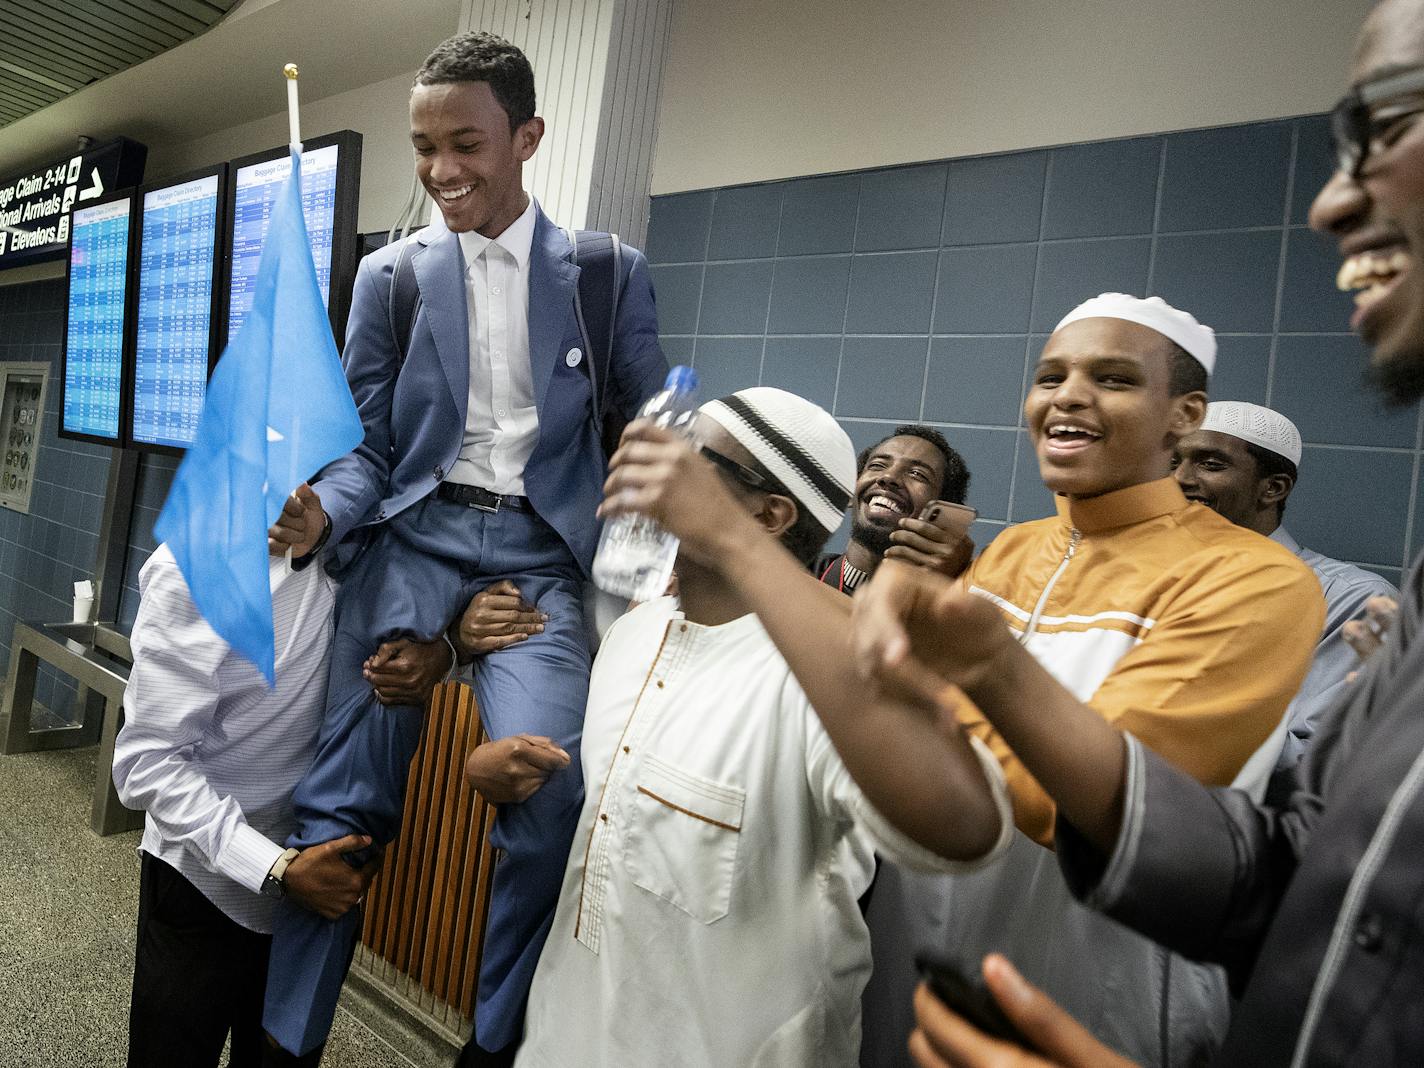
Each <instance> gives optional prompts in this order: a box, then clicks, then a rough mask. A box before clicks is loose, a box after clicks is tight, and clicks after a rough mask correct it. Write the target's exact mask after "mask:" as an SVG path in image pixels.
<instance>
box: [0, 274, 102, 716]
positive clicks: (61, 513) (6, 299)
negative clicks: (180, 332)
mask: <svg viewBox="0 0 1424 1068" xmlns="http://www.w3.org/2000/svg"><path fill="white" fill-rule="evenodd" d="M64 292H65V290H64V283H63V282H62V281H48V282H36V283H31V284H28V285H18V286H3V287H0V361H6V362H9V361H22V362H26V363H33V362H47V363H49V364H50V376H49V387H48V390H47V391H46V394H45V414H44V424H43V427H42V430H41V437H40V448H39V455H38V457H37V458H36V461H35V481H34V489H33V491H32V493H31V496H30V511H29V514H28V515H26V514H23V513H20V512H13V511H10V510H9V509H7V508H0V658H2V659H0V662H3V663H6V664H8V663H9V657H10V639H11V636H12V635H13V633H14V629H15V623H16V622H17V621H19V620H39V621H42V622H60V621H65V620H68V619H69V618H70V615H71V612H72V610H73V602H74V583H76V582H79V581H81V580H84V579H90V578H93V576H94V563H95V560H96V559H97V557H98V540H99V522H100V518H101V516H102V513H103V505H104V485H105V479H107V477H108V474H109V450H108V449H106V448H104V447H103V446H100V445H89V444H86V443H84V442H78V441H69V440H66V439H63V438H60V437H59V436H58V434H57V433H56V429H57V427H58V426H59V394H60V378H59V375H60V349H61V347H62V345H63V329H64ZM74 690H75V687H74V683H73V680H72V679H70V678H69V677H68V676H66V675H61V674H59V673H57V672H54V671H52V670H50V669H49V668H47V667H44V666H43V665H41V667H40V672H39V676H38V679H37V681H36V688H35V696H36V699H37V700H38V701H39V702H40V703H41V704H42V705H44V706H45V707H47V708H49V709H52V710H53V711H55V712H56V713H58V714H59V715H62V716H66V717H70V718H72V717H73V716H74V715H75V714H76V712H77V710H76V709H75V708H74Z"/></svg>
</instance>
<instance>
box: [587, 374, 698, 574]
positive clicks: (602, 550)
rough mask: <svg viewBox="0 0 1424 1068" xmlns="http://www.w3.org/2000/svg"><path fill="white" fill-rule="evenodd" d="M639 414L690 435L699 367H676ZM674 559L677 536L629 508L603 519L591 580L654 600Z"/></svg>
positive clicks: (695, 415) (693, 418) (694, 418)
mask: <svg viewBox="0 0 1424 1068" xmlns="http://www.w3.org/2000/svg"><path fill="white" fill-rule="evenodd" d="M639 414H640V415H641V416H643V417H644V418H647V419H652V420H653V421H654V422H655V423H656V424H657V425H658V426H661V427H668V428H670V429H672V430H676V431H678V432H679V433H681V434H684V435H685V436H687V437H691V436H692V424H693V423H694V422H695V421H696V419H697V372H696V371H694V370H693V369H692V368H691V367H683V366H681V365H679V366H677V367H674V368H673V369H672V370H671V371H669V372H668V376H667V381H666V382H665V383H663V388H662V389H661V390H660V391H659V392H657V393H655V394H653V396H652V397H651V398H650V399H649V400H648V403H647V404H645V405H643V410H642V411H641V412H640V413H639ZM676 559H677V536H676V535H674V534H669V533H668V532H667V531H666V530H664V529H663V528H662V527H660V526H659V525H658V524H657V523H656V522H654V521H653V520H651V519H649V518H648V517H647V516H644V515H638V514H637V513H634V512H627V513H625V514H623V515H617V516H614V517H613V518H612V519H610V520H608V522H606V523H604V524H603V534H602V536H600V537H599V539H598V552H597V553H595V554H594V557H593V581H594V582H596V583H597V584H598V586H599V588H600V589H604V590H607V591H608V592H609V593H612V594H616V595H617V596H619V597H626V598H628V599H629V600H630V601H651V600H652V599H653V598H654V597H661V596H662V595H663V591H664V590H666V589H667V584H668V580H669V579H670V578H671V577H672V565H673V562H674V561H675V560H676Z"/></svg>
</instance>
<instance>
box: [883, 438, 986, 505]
mask: <svg viewBox="0 0 1424 1068" xmlns="http://www.w3.org/2000/svg"><path fill="white" fill-rule="evenodd" d="M891 438H920V439H921V440H923V441H928V442H929V443H930V444H931V445H933V446H934V447H935V448H936V449H938V450H939V451H940V453H941V454H942V455H943V456H944V480H943V481H942V482H941V483H940V487H939V499H940V500H942V501H949V502H950V503H951V504H963V503H964V498H965V497H967V496H969V465H968V464H966V463H965V462H964V457H963V456H960V455H959V452H958V451H957V450H956V449H955V448H954V447H953V446H951V445H950V443H949V442H948V441H946V440H945V438H944V435H943V434H941V433H940V432H939V431H938V430H936V429H935V428H934V427H932V426H925V425H923V424H922V423H906V424H904V425H903V426H897V427H896V428H895V433H893V434H887V435H885V437H883V438H881V439H880V440H879V441H877V442H876V443H875V444H874V445H871V446H870V447H869V448H867V449H865V450H863V451H862V452H861V454H860V455H859V456H857V457H856V458H855V473H856V476H857V477H859V475H860V474H861V472H862V471H864V470H865V465H866V464H867V463H868V462H869V461H870V454H871V453H872V452H874V451H875V450H876V449H878V448H880V446H882V445H884V444H885V443H886V442H887V441H889V440H890V439H891Z"/></svg>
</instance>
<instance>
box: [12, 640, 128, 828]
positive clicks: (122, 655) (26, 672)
mask: <svg viewBox="0 0 1424 1068" xmlns="http://www.w3.org/2000/svg"><path fill="white" fill-rule="evenodd" d="M106 654H107V655H106ZM115 658H117V659H115ZM119 660H125V661H128V662H130V663H131V662H132V660H133V654H132V652H131V650H130V648H129V642H128V639H127V638H126V637H125V636H124V635H123V634H120V633H119V632H118V631H116V630H113V629H111V628H109V627H106V626H104V625H103V624H94V623H37V622H29V623H24V622H17V623H16V624H15V633H14V635H13V636H12V637H11V639H10V669H9V673H8V675H7V676H6V679H5V695H4V704H3V705H0V722H7V726H6V728H5V735H4V737H3V738H2V739H0V753H5V754H10V753H35V752H41V751H48V750H53V749H70V748H74V747H77V746H83V745H93V744H94V743H95V742H98V743H99V759H98V764H97V767H96V769H95V777H94V796H93V801H92V803H91V805H90V810H89V826H90V827H91V828H92V829H93V831H94V833H95V834H99V835H110V834H119V833H120V832H122V831H131V830H135V829H137V828H139V827H142V826H143V813H142V812H135V811H133V810H132V809H127V808H125V807H124V806H123V804H122V803H121V802H120V801H119V796H118V793H117V792H116V791H115V790H114V782H113V767H114V739H115V738H116V737H117V736H118V733H119V728H120V727H121V726H122V725H123V719H124V689H125V688H126V687H127V686H128V681H129V669H128V668H127V667H126V666H125V665H124V664H122V663H120V662H119ZM41 661H43V662H44V663H46V664H49V665H50V666H51V667H53V668H55V669H56V670H58V671H62V672H63V673H64V674H66V675H69V676H70V677H72V678H73V679H75V680H76V681H77V682H78V683H79V692H78V694H77V696H76V700H75V703H76V705H77V706H78V707H79V708H80V709H82V711H83V716H82V719H81V720H80V722H79V723H77V724H74V725H72V726H60V727H36V726H35V724H34V722H33V719H34V708H35V678H36V676H37V675H38V673H39V665H40V662H41Z"/></svg>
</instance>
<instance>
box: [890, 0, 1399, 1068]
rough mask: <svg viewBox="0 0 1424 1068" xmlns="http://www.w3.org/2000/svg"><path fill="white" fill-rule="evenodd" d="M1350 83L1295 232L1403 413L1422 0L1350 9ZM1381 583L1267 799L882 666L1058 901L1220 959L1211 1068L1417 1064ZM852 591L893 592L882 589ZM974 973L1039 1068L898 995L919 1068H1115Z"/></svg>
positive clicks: (1045, 1011)
mask: <svg viewBox="0 0 1424 1068" xmlns="http://www.w3.org/2000/svg"><path fill="white" fill-rule="evenodd" d="M1351 76H1352V79H1353V81H1354V88H1353V89H1352V90H1351V91H1350V93H1349V94H1348V95H1347V96H1346V97H1345V99H1344V100H1343V101H1342V102H1341V104H1340V105H1339V106H1338V107H1337V108H1336V109H1335V112H1334V115H1333V123H1332V125H1333V132H1334V135H1335V141H1336V148H1337V154H1338V160H1337V161H1338V169H1337V171H1336V173H1335V174H1334V175H1333V176H1332V177H1331V179H1330V180H1329V182H1327V183H1326V185H1325V188H1324V189H1322V190H1321V191H1320V193H1319V195H1318V196H1317V197H1316V199H1315V204H1314V206H1313V207H1312V209H1311V216H1310V221H1311V225H1312V226H1313V227H1314V228H1315V229H1316V230H1318V231H1320V232H1321V233H1324V234H1327V235H1329V236H1331V237H1333V238H1335V240H1336V241H1337V243H1338V245H1339V249H1340V254H1341V256H1342V258H1343V261H1344V262H1343V265H1342V267H1341V270H1340V274H1339V284H1340V286H1341V288H1343V289H1353V290H1356V291H1357V296H1356V310H1355V313H1354V315H1353V316H1352V317H1351V326H1352V328H1353V329H1355V330H1356V331H1357V332H1358V333H1359V334H1360V335H1361V337H1363V338H1364V340H1365V341H1366V342H1368V343H1369V344H1370V346H1371V347H1372V349H1373V353H1372V355H1371V359H1370V373H1371V376H1372V377H1373V379H1374V381H1375V383H1376V385H1377V386H1378V388H1379V389H1380V391H1381V392H1382V393H1383V394H1384V395H1385V396H1386V397H1388V398H1390V399H1391V400H1393V401H1395V402H1398V403H1407V404H1414V403H1417V402H1418V401H1419V399H1420V398H1421V397H1424V268H1421V265H1420V256H1421V253H1424V123H1421V122H1420V121H1419V117H1420V115H1421V113H1424V2H1421V0H1385V2H1384V3H1381V4H1380V5H1378V6H1377V7H1376V8H1375V9H1374V10H1373V11H1372V12H1371V14H1370V16H1369V18H1368V19H1367V20H1366V22H1365V26H1364V29H1363V31H1362V33H1361V36H1360V40H1359V43H1358V46H1357V49H1356V52H1355V57H1354V62H1353V69H1352V72H1351ZM907 575H908V573H907ZM877 582H878V580H877ZM1401 585H1402V587H1403V589H1404V602H1403V604H1402V605H1401V608H1400V616H1399V620H1398V622H1397V623H1396V624H1395V626H1394V627H1393V629H1392V630H1391V632H1390V638H1389V640H1388V641H1387V642H1386V644H1385V646H1384V648H1383V649H1382V650H1381V651H1380V653H1379V654H1378V655H1377V656H1376V657H1375V658H1374V660H1373V661H1372V662H1371V665H1370V667H1368V668H1367V669H1366V671H1365V673H1364V675H1363V676H1362V677H1361V678H1360V679H1359V681H1358V682H1357V683H1356V684H1355V686H1354V688H1353V689H1352V691H1351V692H1349V693H1348V694H1346V695H1345V696H1344V697H1343V698H1342V700H1341V702H1340V703H1338V704H1337V705H1336V706H1335V707H1334V708H1332V709H1330V710H1329V711H1327V712H1326V713H1325V714H1324V715H1323V716H1322V722H1321V724H1320V726H1319V728H1318V729H1317V731H1316V735H1315V738H1314V740H1313V741H1312V743H1311V748H1310V749H1309V750H1308V751H1307V753H1306V755H1305V758H1304V760H1303V761H1302V762H1301V763H1300V764H1299V765H1298V766H1297V767H1296V768H1295V769H1294V771H1293V772H1292V774H1293V775H1294V780H1295V781H1294V789H1293V791H1292V792H1291V794H1290V797H1289V799H1288V800H1287V801H1286V802H1285V803H1284V804H1255V803H1253V802H1252V801H1251V800H1250V798H1249V797H1247V796H1246V795H1245V794H1243V793H1241V792H1239V791H1235V790H1224V789H1211V788H1207V787H1203V786H1201V785H1200V784H1198V783H1196V782H1194V781H1193V780H1191V779H1190V778H1188V777H1187V776H1185V775H1183V774H1181V773H1180V772H1179V771H1177V770H1176V769H1175V768H1173V767H1171V766H1170V765H1169V764H1167V763H1166V762H1165V761H1163V760H1161V759H1160V758H1159V757H1157V756H1156V755H1154V754H1153V753H1152V752H1151V751H1150V750H1149V749H1147V748H1146V747H1145V746H1142V745H1140V744H1139V743H1138V742H1137V741H1136V739H1134V738H1133V737H1132V736H1131V735H1126V734H1124V733H1122V732H1119V731H1118V730H1116V729H1115V728H1113V727H1112V726H1111V725H1110V724H1107V723H1105V722H1103V721H1102V720H1100V719H1097V718H1096V717H1094V716H1092V715H1089V714H1086V710H1084V709H1082V708H1081V706H1075V705H1074V704H1072V703H1070V702H1064V701H1061V700H1058V699H1056V698H1048V699H1045V700H1042V701H1039V702H1037V703H1035V704H1034V705H1032V711H1031V714H1018V712H1017V710H1016V709H1014V708H1013V707H1010V706H1008V705H1004V704H1002V703H1000V702H997V701H995V700H993V696H992V694H990V693H988V692H986V691H985V690H984V688H983V687H982V686H981V685H979V684H976V683H973V682H969V680H968V678H967V676H964V675H963V671H964V669H963V668H962V667H961V668H956V667H954V666H953V665H951V664H949V663H948V662H947V661H946V660H944V659H943V658H941V657H930V658H929V659H928V660H926V659H924V658H922V656H920V655H910V656H907V657H903V658H901V664H902V665H904V666H905V667H906V668H908V666H909V665H910V664H911V663H913V664H914V665H915V666H917V667H919V668H921V669H929V670H932V671H933V672H934V673H935V674H936V675H937V676H938V677H939V678H941V679H952V678H955V677H956V676H962V677H963V680H964V681H965V682H968V683H969V684H968V686H967V687H966V688H967V689H968V690H969V692H970V696H971V697H973V698H974V699H975V701H976V703H977V704H978V705H979V707H980V708H981V710H982V711H984V712H985V714H986V715H987V716H988V717H989V718H990V719H991V720H992V721H993V722H994V724H995V725H996V726H997V727H998V729H999V730H1000V732H1001V733H1002V734H1003V736H1004V737H1005V739H1006V740H1007V741H1008V742H1009V744H1010V745H1012V746H1013V748H1014V750H1015V752H1017V753H1018V754H1019V755H1020V757H1021V758H1022V759H1023V762H1024V764H1025V765H1026V766H1027V767H1028V768H1029V770H1031V771H1032V772H1033V774H1034V775H1035V776H1036V777H1037V778H1038V780H1039V782H1040V783H1042V785H1043V787H1044V789H1046V790H1047V791H1048V792H1049V794H1050V795H1051V796H1052V797H1053V798H1054V799H1055V801H1057V803H1058V806H1059V810H1058V811H1059V821H1058V824H1057V828H1056V829H1057V844H1058V858H1059V863H1060V865H1061V866H1062V868H1063V871H1064V873H1065V875H1066V876H1067V878H1068V880H1069V882H1070V883H1071V884H1072V886H1073V887H1074V890H1075V892H1076V893H1077V894H1078V895H1079V896H1080V897H1081V898H1082V900H1084V901H1085V902H1086V903H1087V904H1089V905H1091V906H1093V907H1094V908H1097V909H1100V910H1102V911H1104V912H1106V913H1107V914H1108V915H1110V916H1112V917H1114V918H1115V919H1117V920H1119V921H1120V922H1122V923H1124V924H1127V925H1129V926H1131V927H1134V928H1136V929H1137V930H1139V931H1141V932H1143V933H1144V934H1146V935H1148V936H1149V937H1151V938H1154V939H1156V940H1157V941H1159V942H1161V943H1163V944H1164V945H1167V946H1169V947H1171V948H1174V949H1176V950H1178V951H1179V952H1183V953H1186V954H1189V955H1191V956H1193V957H1196V958H1198V959H1202V960H1211V961H1216V962H1219V963H1221V964H1224V965H1225V966H1226V967H1227V969H1228V971H1229V973H1230V976H1231V978H1232V980H1233V984H1234V986H1235V990H1236V993H1237V995H1238V997H1239V1000H1238V1002H1237V1005H1236V1009H1235V1012H1234V1014H1233V1017H1232V1021H1231V1029H1230V1031H1229V1033H1228V1034H1227V1037H1226V1043H1225V1045H1224V1047H1223V1049H1222V1051H1221V1054H1220V1056H1219V1057H1218V1059H1217V1061H1216V1062H1215V1063H1218V1064H1228V1065H1251V1066H1253V1068H1256V1066H1272V1065H1287V1064H1289V1065H1302V1066H1304V1065H1402V1064H1418V1063H1420V1062H1421V1060H1424V1015H1421V1012H1420V1006H1421V1005H1424V927H1421V924H1420V920H1419V915H1420V914H1419V901H1420V885H1421V880H1420V861H1419V849H1420V843H1421V842H1424V636H1422V635H1421V624H1422V623H1424V597H1421V587H1424V562H1421V561H1416V562H1415V564H1414V566H1413V567H1412V568H1411V569H1410V571H1409V573H1408V574H1407V575H1406V576H1405V581H1404V582H1403V583H1402V584H1401ZM868 592H870V593H871V594H875V593H877V592H881V593H884V594H886V595H887V596H888V595H890V594H892V593H893V592H894V591H892V590H891V589H890V588H889V584H888V583H887V584H885V585H883V586H880V587H879V589H878V590H877V588H876V586H872V587H871V589H870V591H868ZM902 592H903V591H902ZM890 603H891V602H889V601H887V602H886V604H885V607H887V608H888V607H889V605H890ZM866 607H867V608H872V609H873V608H874V607H875V606H874V605H866ZM875 614H876V613H874V612H872V613H871V614H870V616H874V615H875ZM980 614H982V609H981V608H980V606H979V605H977V604H975V603H973V602H972V601H971V600H969V599H964V598H956V597H953V596H951V597H948V598H945V599H942V600H941V601H940V602H939V603H938V604H937V605H936V607H935V611H934V612H933V613H932V616H933V618H932V619H931V618H929V616H928V615H927V616H926V618H924V619H923V620H919V619H917V620H906V621H905V622H907V623H908V624H909V633H908V635H906V634H904V633H903V632H901V634H900V640H903V638H904V637H906V636H908V637H909V639H910V643H911V646H912V648H914V649H915V650H916V652H917V653H920V654H923V653H924V652H925V651H926V649H927V647H926V646H925V645H924V644H923V640H922V639H924V638H925V637H927V636H928V635H929V634H931V633H932V634H933V635H934V637H935V639H936V640H938V641H941V642H942V643H943V644H942V647H944V648H947V647H948V645H949V644H952V643H953V642H954V640H955V637H956V636H967V635H977V634H979V633H981V632H982V624H981V623H980V622H977V621H976V618H975V617H976V616H978V615H980ZM870 616H868V617H867V624H868V626H867V628H866V631H865V632H864V634H863V635H862V637H864V639H865V644H864V646H863V647H862V651H863V652H864V653H865V654H866V663H867V664H868V665H874V664H876V663H881V664H883V661H882V660H881V659H880V658H879V657H878V655H877V654H876V652H875V648H876V645H877V643H878V642H879V641H881V640H883V638H884V637H885V635H886V634H887V633H894V632H896V631H897V630H898V627H899V625H898V624H896V623H894V622H890V618H889V616H888V615H882V616H880V618H879V619H878V620H876V619H872V618H870ZM885 624H888V629H882V625H885ZM946 639H947V640H946ZM981 652H982V653H983V654H984V655H985V656H986V657H988V658H989V660H990V662H991V663H992V670H993V673H994V676H995V678H996V679H997V680H999V681H1001V682H1012V681H1013V680H1015V679H1016V678H1017V679H1018V680H1020V682H1022V681H1023V680H1024V679H1026V678H1028V677H1030V676H1031V669H1029V668H1028V665H1026V664H1025V663H1024V658H1023V657H1022V656H1020V655H1018V653H1017V651H1016V650H1014V649H1013V648H1010V647H1008V646H1004V645H1001V646H998V647H996V648H983V647H982V646H981ZM1262 667H1263V670H1269V668H1270V665H1264V664H1263V666H1262ZM979 670H982V669H979V668H976V671H979ZM886 682H887V684H893V683H892V682H891V680H889V679H888V678H887V679H886ZM976 691H977V692H976ZM1065 737H1071V738H1072V739H1073V745H1072V746H1071V747H1069V746H1065V745H1064V744H1063V739H1064V738H1065ZM984 972H985V976H986V978H987V979H988V981H989V985H990V988H991V990H992V991H993V992H994V994H995V996H996V998H997V1000H998V1001H999V1003H1000V1005H1001V1006H1002V1007H1003V1008H1004V1009H1005V1011H1006V1013H1007V1014H1008V1015H1009V1017H1010V1018H1011V1019H1012V1020H1014V1022H1016V1023H1017V1024H1018V1026H1019V1027H1020V1030H1021V1031H1022V1033H1023V1034H1024V1035H1025V1037H1026V1038H1027V1040H1028V1041H1029V1042H1031V1043H1032V1044H1033V1045H1034V1046H1035V1047H1036V1048H1037V1049H1038V1050H1040V1051H1041V1052H1042V1053H1043V1054H1044V1055H1045V1056H1044V1057H1039V1056H1033V1055H1030V1054H1028V1053H1025V1052H1023V1051H1022V1050H1020V1049H1018V1048H1017V1047H1012V1046H1010V1045H1009V1044H1007V1043H1004V1042H1000V1041H998V1040H995V1039H991V1038H989V1037H988V1036H987V1035H985V1034H983V1033H982V1032H980V1031H977V1030H975V1029H974V1028H973V1027H971V1026H969V1025H967V1024H966V1023H965V1021H964V1020H962V1019H961V1018H959V1017H957V1016H954V1015H953V1014H951V1013H950V1012H949V1011H948V1010H947V1009H945V1008H944V1007H943V1006H942V1005H941V1004H940V1003H938V1002H937V1001H935V1000H934V999H933V998H932V997H930V996H929V995H928V993H927V992H926V991H925V990H921V991H920V993H919V995H917V1001H916V1007H917V1013H918V1017H919V1021H920V1030H919V1031H918V1032H916V1034H915V1035H914V1037H913V1038H912V1039H911V1050H912V1052H913V1054H914V1056H915V1059H916V1061H917V1063H918V1064H920V1065H921V1066H922V1068H942V1066H944V1065H951V1064H952V1065H956V1066H989V1065H993V1066H996V1068H1004V1066H1015V1065H1016V1066H1022V1068H1027V1066H1031V1065H1037V1066H1043V1065H1045V1064H1047V1063H1050V1062H1051V1063H1057V1064H1062V1065H1070V1066H1075V1068H1076V1066H1087V1065H1093V1066H1099V1065H1122V1064H1124V1063H1125V1062H1124V1061H1123V1060H1122V1059H1121V1058H1119V1057H1116V1056H1115V1055H1113V1054H1112V1053H1111V1052H1110V1051H1108V1050H1106V1049H1105V1048H1103V1046H1101V1045H1099V1044H1098V1043H1097V1042H1095V1041H1094V1040H1093V1039H1092V1038H1091V1037H1089V1036H1088V1035H1087V1033H1086V1032H1085V1031H1084V1030H1083V1028H1082V1027H1080V1026H1079V1025H1078V1024H1077V1023H1075V1022H1074V1021H1073V1020H1072V1019H1070V1018H1069V1017H1068V1016H1067V1015H1066V1014H1065V1013H1063V1012H1062V1010H1061V1009H1059V1008H1057V1007H1056V1006H1055V1005H1053V1004H1052V1003H1051V1002H1049V1001H1048V1000H1047V999H1046V998H1045V997H1044V996H1043V995H1042V994H1041V992H1038V991H1035V990H1034V989H1032V988H1031V987H1029V986H1028V985H1027V984H1025V983H1024V982H1023V981H1022V980H1021V979H1020V978H1018V976H1017V975H1016V974H1015V973H1014V972H1013V970H1012V969H1011V968H1009V967H1008V966H1007V964H1006V962H1005V961H1003V960H1002V959H998V958H991V959H990V960H988V961H986V963H985V967H984ZM1045 1058H1046V1059H1045Z"/></svg>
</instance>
